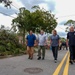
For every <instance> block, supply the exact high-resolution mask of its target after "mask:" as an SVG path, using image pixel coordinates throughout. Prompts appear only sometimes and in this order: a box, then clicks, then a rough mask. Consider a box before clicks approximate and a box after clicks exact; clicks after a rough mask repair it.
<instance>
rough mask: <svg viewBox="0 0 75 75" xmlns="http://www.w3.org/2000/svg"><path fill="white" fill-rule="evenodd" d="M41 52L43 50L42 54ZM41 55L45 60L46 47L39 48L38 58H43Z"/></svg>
mask: <svg viewBox="0 0 75 75" xmlns="http://www.w3.org/2000/svg"><path fill="white" fill-rule="evenodd" d="M41 50H42V53H41ZM41 54H42V57H43V58H44V57H45V46H38V56H39V57H41Z"/></svg>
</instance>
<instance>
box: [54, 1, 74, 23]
mask: <svg viewBox="0 0 75 75" xmlns="http://www.w3.org/2000/svg"><path fill="white" fill-rule="evenodd" d="M55 2H56V7H55V8H56V12H57V13H56V17H58V20H57V21H58V22H61V21H63V20H66V21H67V20H69V19H73V20H75V9H74V7H75V0H55Z"/></svg>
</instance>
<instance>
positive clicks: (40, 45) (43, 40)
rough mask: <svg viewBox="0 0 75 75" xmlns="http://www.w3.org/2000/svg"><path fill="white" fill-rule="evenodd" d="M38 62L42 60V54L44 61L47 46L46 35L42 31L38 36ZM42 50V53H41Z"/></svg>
mask: <svg viewBox="0 0 75 75" xmlns="http://www.w3.org/2000/svg"><path fill="white" fill-rule="evenodd" d="M37 40H38V60H40V59H41V54H42V60H44V58H45V45H46V44H47V37H46V35H45V34H44V31H43V30H41V31H40V34H39V35H38V38H37ZM41 50H42V53H41Z"/></svg>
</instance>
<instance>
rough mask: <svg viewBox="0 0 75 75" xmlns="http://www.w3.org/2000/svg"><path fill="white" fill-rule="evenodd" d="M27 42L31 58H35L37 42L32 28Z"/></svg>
mask: <svg viewBox="0 0 75 75" xmlns="http://www.w3.org/2000/svg"><path fill="white" fill-rule="evenodd" d="M26 44H27V52H28V55H29V57H28V58H29V59H33V53H34V46H35V44H36V36H35V35H34V34H33V32H32V30H30V32H29V35H28V36H27V38H26Z"/></svg>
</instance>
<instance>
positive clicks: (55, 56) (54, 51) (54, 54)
mask: <svg viewBox="0 0 75 75" xmlns="http://www.w3.org/2000/svg"><path fill="white" fill-rule="evenodd" d="M52 53H53V57H54V60H57V57H58V46H52Z"/></svg>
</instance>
